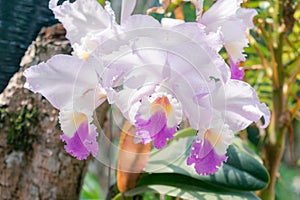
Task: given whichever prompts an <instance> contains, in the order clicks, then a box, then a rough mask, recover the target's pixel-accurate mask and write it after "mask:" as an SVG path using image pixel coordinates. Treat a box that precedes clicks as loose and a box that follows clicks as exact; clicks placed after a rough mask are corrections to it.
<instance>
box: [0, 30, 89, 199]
mask: <svg viewBox="0 0 300 200" xmlns="http://www.w3.org/2000/svg"><path fill="white" fill-rule="evenodd" d="M70 52H71V47H70V44H69V42H68V41H67V40H66V38H65V30H64V28H63V27H62V26H61V25H54V26H52V27H50V28H47V29H42V31H41V32H40V33H39V35H38V37H37V39H36V41H34V42H33V43H32V44H31V46H30V47H29V48H28V50H27V52H26V54H25V56H24V58H23V59H22V62H21V68H20V71H19V72H17V73H16V74H15V75H14V77H13V78H12V79H11V81H10V83H9V85H8V87H7V88H6V89H5V91H4V92H3V93H2V94H1V95H0V106H1V108H0V109H1V113H0V114H1V115H0V137H1V139H0V195H1V197H0V199H31V200H35V199H78V197H79V193H80V189H81V185H82V182H83V178H84V175H85V172H86V169H87V163H88V161H78V160H76V159H74V158H72V157H71V156H69V155H68V154H67V153H66V152H65V150H64V148H63V145H64V144H63V143H62V142H61V141H60V134H61V133H62V132H61V130H60V128H59V124H58V110H56V109H55V108H53V107H52V106H51V105H50V104H49V102H48V101H47V100H46V99H44V98H43V97H42V96H41V95H39V94H33V93H32V92H30V91H28V90H27V89H24V88H23V85H24V82H25V78H24V77H23V75H22V74H23V72H24V70H25V69H26V68H28V67H29V66H31V65H35V64H38V63H39V62H42V61H46V60H48V59H49V58H50V57H51V56H53V55H55V54H69V53H70Z"/></svg>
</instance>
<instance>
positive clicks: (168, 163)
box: [141, 133, 269, 191]
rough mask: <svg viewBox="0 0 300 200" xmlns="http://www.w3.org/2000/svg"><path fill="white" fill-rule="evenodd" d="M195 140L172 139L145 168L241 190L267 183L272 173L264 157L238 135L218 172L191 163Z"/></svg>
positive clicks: (262, 186) (252, 189) (252, 188)
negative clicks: (205, 172)
mask: <svg viewBox="0 0 300 200" xmlns="http://www.w3.org/2000/svg"><path fill="white" fill-rule="evenodd" d="M185 134H186V133H185ZM192 142H193V140H192V138H181V139H178V141H174V142H172V143H171V144H170V145H169V146H168V147H167V148H165V149H163V150H161V151H157V152H154V153H153V154H152V155H151V156H150V159H149V162H148V164H147V166H146V168H145V171H146V172H148V173H170V176H172V173H177V174H182V175H185V176H188V177H193V178H195V179H197V180H199V181H202V182H205V184H210V185H212V186H213V187H222V188H227V189H234V190H240V191H255V190H259V189H262V188H264V187H265V186H266V185H267V183H268V180H269V176H268V173H267V171H266V169H265V168H264V167H263V165H262V162H261V160H260V159H259V157H258V156H256V154H255V153H254V152H253V151H252V150H251V149H249V148H248V147H247V146H246V145H244V144H243V143H242V142H241V141H240V140H238V139H236V140H235V142H234V144H233V145H232V146H230V147H229V149H228V151H227V155H228V161H227V163H224V164H223V166H222V167H221V168H220V170H219V172H217V173H215V174H213V175H210V176H200V175H198V174H197V173H196V172H195V170H194V168H193V167H192V166H188V165H187V164H186V159H187V157H188V156H189V152H190V147H191V144H192ZM141 181H143V180H142V179H141ZM151 184H153V182H152V183H151Z"/></svg>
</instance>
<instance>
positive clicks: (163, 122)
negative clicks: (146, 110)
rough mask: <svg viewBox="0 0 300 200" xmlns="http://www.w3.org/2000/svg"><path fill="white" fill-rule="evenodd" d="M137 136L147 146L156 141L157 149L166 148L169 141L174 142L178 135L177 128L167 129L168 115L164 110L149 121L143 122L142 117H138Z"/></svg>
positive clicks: (156, 113)
mask: <svg viewBox="0 0 300 200" xmlns="http://www.w3.org/2000/svg"><path fill="white" fill-rule="evenodd" d="M135 119H136V135H137V136H138V137H140V138H141V140H142V143H143V144H146V143H148V142H150V141H152V140H153V141H154V142H153V145H154V147H155V148H157V149H162V148H164V147H165V146H166V145H167V143H168V140H172V139H173V137H174V134H175V133H176V127H177V126H174V127H171V128H169V127H167V118H166V113H165V112H164V111H163V110H159V111H157V112H155V113H154V114H153V115H152V116H151V117H150V118H149V119H148V120H143V119H142V118H141V116H140V115H137V116H136V118H135Z"/></svg>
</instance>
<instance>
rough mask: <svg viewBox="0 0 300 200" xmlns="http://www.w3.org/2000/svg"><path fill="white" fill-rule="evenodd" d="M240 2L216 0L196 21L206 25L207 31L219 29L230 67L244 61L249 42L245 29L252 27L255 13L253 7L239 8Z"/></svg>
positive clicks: (200, 2) (201, 0)
mask: <svg viewBox="0 0 300 200" xmlns="http://www.w3.org/2000/svg"><path fill="white" fill-rule="evenodd" d="M242 2H243V0H217V2H216V3H214V4H213V5H212V6H211V7H210V8H209V9H208V10H207V11H206V12H204V14H202V15H200V17H199V18H198V22H199V23H201V24H203V25H205V26H206V31H207V32H208V33H209V32H211V31H213V32H215V31H217V30H218V29H219V28H220V29H221V32H222V34H223V37H224V46H225V49H226V51H227V53H228V56H229V59H230V60H231V61H230V62H231V67H235V66H237V65H238V63H239V62H240V61H245V55H244V54H243V51H244V47H247V46H248V43H249V42H248V39H247V37H246V31H247V29H251V28H253V27H254V24H253V22H252V20H253V17H254V16H255V15H257V12H256V10H255V9H248V8H241V7H240V4H241V3H242ZM198 4H200V5H201V4H203V0H200V1H198ZM199 7H200V6H199ZM241 73H242V72H241Z"/></svg>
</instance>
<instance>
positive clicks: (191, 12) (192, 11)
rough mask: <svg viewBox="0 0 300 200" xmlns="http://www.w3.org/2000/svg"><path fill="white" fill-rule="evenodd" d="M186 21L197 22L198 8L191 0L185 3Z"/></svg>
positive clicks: (184, 13)
mask: <svg viewBox="0 0 300 200" xmlns="http://www.w3.org/2000/svg"><path fill="white" fill-rule="evenodd" d="M183 15H184V21H186V22H195V21H196V18H197V16H196V8H195V6H194V5H193V4H192V3H191V2H187V3H185V4H183Z"/></svg>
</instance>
